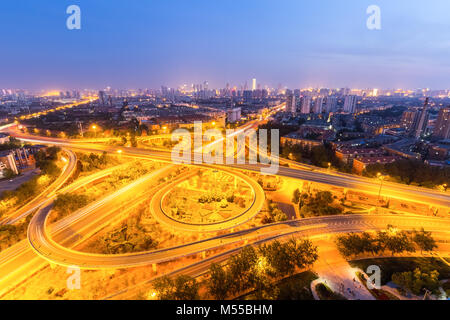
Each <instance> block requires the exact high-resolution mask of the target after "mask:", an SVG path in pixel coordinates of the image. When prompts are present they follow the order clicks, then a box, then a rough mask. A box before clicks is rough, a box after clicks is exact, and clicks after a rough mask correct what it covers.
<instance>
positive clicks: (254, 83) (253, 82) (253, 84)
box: [252, 78, 256, 91]
mask: <svg viewBox="0 0 450 320" xmlns="http://www.w3.org/2000/svg"><path fill="white" fill-rule="evenodd" d="M252 90H253V91H255V90H256V79H255V78H253V80H252Z"/></svg>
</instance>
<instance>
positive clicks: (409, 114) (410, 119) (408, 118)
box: [401, 110, 418, 132]
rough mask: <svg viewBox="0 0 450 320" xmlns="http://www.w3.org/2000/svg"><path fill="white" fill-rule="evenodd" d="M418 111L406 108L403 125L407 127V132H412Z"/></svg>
mask: <svg viewBox="0 0 450 320" xmlns="http://www.w3.org/2000/svg"><path fill="white" fill-rule="evenodd" d="M417 114H418V112H417V111H415V110H406V111H405V112H403V114H402V120H401V122H402V126H403V128H405V130H406V132H411V131H412V129H413V128H414V122H415V120H416V117H417Z"/></svg>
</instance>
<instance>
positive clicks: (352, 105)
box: [344, 96, 356, 113]
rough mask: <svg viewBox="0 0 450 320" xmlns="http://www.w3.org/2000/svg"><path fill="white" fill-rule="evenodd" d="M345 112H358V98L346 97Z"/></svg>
mask: <svg viewBox="0 0 450 320" xmlns="http://www.w3.org/2000/svg"><path fill="white" fill-rule="evenodd" d="M344 112H345V113H355V112H356V96H345V100H344Z"/></svg>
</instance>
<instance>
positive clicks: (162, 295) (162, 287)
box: [153, 276, 175, 300]
mask: <svg viewBox="0 0 450 320" xmlns="http://www.w3.org/2000/svg"><path fill="white" fill-rule="evenodd" d="M153 288H154V289H155V291H156V292H157V295H158V299H160V300H175V284H174V282H173V280H172V279H170V278H169V277H167V276H165V277H161V278H158V279H156V280H155V281H154V282H153Z"/></svg>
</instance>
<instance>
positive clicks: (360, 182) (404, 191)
mask: <svg viewBox="0 0 450 320" xmlns="http://www.w3.org/2000/svg"><path fill="white" fill-rule="evenodd" d="M10 134H11V135H13V136H15V137H16V138H18V139H21V140H23V141H26V142H31V143H41V144H52V145H59V146H65V147H70V148H71V149H74V150H81V151H91V152H104V151H106V152H109V153H117V151H118V150H120V151H122V153H121V154H122V155H123V156H129V157H134V158H141V159H151V160H158V161H162V162H166V163H172V157H171V152H169V151H153V150H145V149H139V148H118V147H113V146H107V145H100V144H83V143H72V142H71V141H70V140H65V139H56V138H45V137H35V136H31V135H25V134H21V133H18V132H17V131H14V130H13V131H10ZM192 165H195V164H192ZM226 167H228V168H230V167H231V168H234V169H240V170H248V171H252V172H260V171H261V168H262V167H264V165H261V164H245V165H237V164H235V165H227V166H226ZM276 175H278V176H281V177H289V178H296V179H302V180H308V181H312V182H317V183H322V184H326V185H332V186H338V187H344V188H348V189H353V190H357V191H362V192H367V193H371V194H375V195H378V192H379V189H380V182H379V181H378V180H375V179H369V178H363V177H358V176H353V175H347V174H339V173H333V172H326V171H319V170H316V171H311V170H310V169H308V168H305V167H303V166H297V167H292V168H288V167H284V166H280V168H279V170H278V173H277V174H276ZM382 196H388V197H391V198H395V199H399V200H406V201H411V200H412V201H414V202H417V203H422V204H427V205H430V206H439V207H447V208H450V196H449V195H448V193H443V192H438V191H434V190H432V189H426V188H418V187H413V186H408V185H403V184H398V183H389V182H385V183H384V184H383V189H382Z"/></svg>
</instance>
